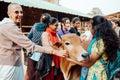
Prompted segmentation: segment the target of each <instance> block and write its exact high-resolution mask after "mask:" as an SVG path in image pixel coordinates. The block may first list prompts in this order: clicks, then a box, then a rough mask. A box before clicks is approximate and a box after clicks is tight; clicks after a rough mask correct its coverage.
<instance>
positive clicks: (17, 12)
mask: <svg viewBox="0 0 120 80" xmlns="http://www.w3.org/2000/svg"><path fill="white" fill-rule="evenodd" d="M15 13H16V14H19V13H21V14H23V11H15Z"/></svg>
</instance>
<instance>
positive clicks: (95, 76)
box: [74, 16, 120, 80]
mask: <svg viewBox="0 0 120 80" xmlns="http://www.w3.org/2000/svg"><path fill="white" fill-rule="evenodd" d="M91 24H92V27H91V28H90V31H91V33H92V34H93V39H92V41H91V42H90V44H89V46H88V53H89V56H90V59H89V60H88V61H86V62H76V63H78V64H79V65H82V66H85V67H88V68H89V70H88V74H87V77H86V73H87V70H83V71H84V72H83V73H85V75H83V74H82V76H81V80H85V78H86V80H108V76H107V73H106V69H105V66H106V63H107V62H108V60H109V61H110V62H113V61H114V60H115V59H116V57H117V50H120V49H119V45H120V41H119V39H118V37H117V34H116V33H115V31H114V30H113V29H112V24H111V22H110V21H108V20H107V19H105V18H104V17H103V16H95V17H93V18H92V22H91ZM74 62H75V61H74Z"/></svg>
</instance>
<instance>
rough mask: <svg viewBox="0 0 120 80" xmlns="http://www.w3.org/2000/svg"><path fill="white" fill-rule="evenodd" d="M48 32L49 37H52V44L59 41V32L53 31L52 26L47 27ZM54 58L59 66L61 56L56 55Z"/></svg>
mask: <svg viewBox="0 0 120 80" xmlns="http://www.w3.org/2000/svg"><path fill="white" fill-rule="evenodd" d="M46 32H47V33H48V35H49V38H50V41H51V42H52V44H55V43H56V42H59V39H58V36H57V33H56V32H55V31H53V30H52V29H50V28H49V27H48V28H46ZM52 59H53V61H54V63H55V66H56V68H59V64H60V57H59V56H56V55H54V56H53V58H52Z"/></svg>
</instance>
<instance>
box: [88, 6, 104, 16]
mask: <svg viewBox="0 0 120 80" xmlns="http://www.w3.org/2000/svg"><path fill="white" fill-rule="evenodd" d="M88 14H89V15H92V16H96V15H103V13H102V11H101V10H100V9H99V8H98V7H95V8H93V9H92V10H91V12H90V13H88Z"/></svg>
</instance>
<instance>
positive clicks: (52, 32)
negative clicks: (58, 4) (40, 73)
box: [42, 17, 64, 80]
mask: <svg viewBox="0 0 120 80" xmlns="http://www.w3.org/2000/svg"><path fill="white" fill-rule="evenodd" d="M57 28H58V20H57V19H56V18H54V17H51V18H50V23H49V26H48V27H47V28H46V31H45V32H44V33H43V34H42V45H43V46H47V47H52V46H53V45H54V44H55V43H56V42H59V41H60V39H59V37H58V35H57ZM45 58H46V59H45V60H46V66H47V67H48V68H47V70H48V72H47V75H46V76H45V77H44V78H43V80H64V79H63V75H62V73H61V71H60V67H59V64H60V63H59V59H60V58H59V57H58V56H53V55H46V56H45ZM44 71H45V70H44Z"/></svg>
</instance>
